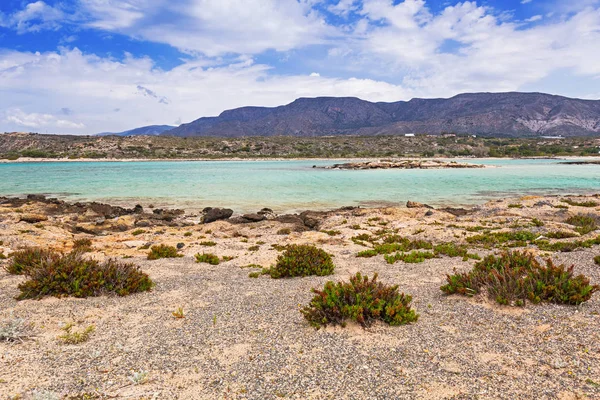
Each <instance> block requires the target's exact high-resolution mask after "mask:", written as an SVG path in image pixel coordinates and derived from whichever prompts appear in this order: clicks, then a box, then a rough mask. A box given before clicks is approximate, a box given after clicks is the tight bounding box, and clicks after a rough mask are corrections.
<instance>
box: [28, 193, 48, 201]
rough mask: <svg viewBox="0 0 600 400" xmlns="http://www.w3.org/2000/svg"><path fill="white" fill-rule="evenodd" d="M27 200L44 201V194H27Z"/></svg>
mask: <svg viewBox="0 0 600 400" xmlns="http://www.w3.org/2000/svg"><path fill="white" fill-rule="evenodd" d="M27 200H34V201H46V196H44V195H43V194H28V195H27Z"/></svg>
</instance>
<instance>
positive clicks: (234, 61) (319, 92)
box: [0, 0, 600, 134]
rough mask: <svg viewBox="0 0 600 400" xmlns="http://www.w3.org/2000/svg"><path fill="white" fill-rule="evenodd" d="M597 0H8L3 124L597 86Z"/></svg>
mask: <svg viewBox="0 0 600 400" xmlns="http://www.w3.org/2000/svg"><path fill="white" fill-rule="evenodd" d="M599 50H600V0H577V1H573V0H495V1H494V0H487V1H482V0H479V1H464V2H463V1H461V2H458V1H446V0H403V1H402V0H178V1H172V0H46V1H32V0H1V1H0V132H1V131H34V132H43V133H45V132H47V133H73V134H91V133H96V132H102V131H121V130H126V129H130V128H133V127H137V126H143V125H150V124H179V123H182V122H189V121H191V120H194V119H196V118H198V117H201V116H210V115H217V114H219V113H220V112H221V111H223V110H225V109H229V108H234V107H239V106H243V105H264V106H275V105H280V104H285V103H289V102H291V101H293V100H294V99H295V98H297V97H302V96H304V97H313V96H356V97H360V98H363V99H366V100H371V101H398V100H409V99H411V98H413V97H450V96H453V95H455V94H458V93H461V92H474V91H492V92H498V91H517V90H520V91H541V92H549V93H554V94H561V95H566V96H572V97H580V98H590V99H598V98H600V51H599Z"/></svg>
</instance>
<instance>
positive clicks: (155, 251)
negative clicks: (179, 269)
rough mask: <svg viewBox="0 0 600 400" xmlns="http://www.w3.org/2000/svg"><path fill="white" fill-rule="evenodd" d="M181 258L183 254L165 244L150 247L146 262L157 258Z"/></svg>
mask: <svg viewBox="0 0 600 400" xmlns="http://www.w3.org/2000/svg"><path fill="white" fill-rule="evenodd" d="M177 257H183V254H179V253H178V252H177V248H176V247H173V246H167V245H165V244H159V245H156V246H152V247H151V248H150V252H149V253H148V260H158V259H159V258H177Z"/></svg>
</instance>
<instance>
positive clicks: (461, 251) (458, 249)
mask: <svg viewBox="0 0 600 400" xmlns="http://www.w3.org/2000/svg"><path fill="white" fill-rule="evenodd" d="M433 250H434V251H435V254H436V255H440V254H443V255H445V256H448V257H462V259H463V261H467V260H468V259H472V260H479V259H481V257H479V256H478V255H477V254H473V253H469V249H468V248H467V247H466V246H461V245H458V244H456V243H452V242H449V243H442V244H438V245H435V246H433Z"/></svg>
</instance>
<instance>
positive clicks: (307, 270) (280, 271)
mask: <svg viewBox="0 0 600 400" xmlns="http://www.w3.org/2000/svg"><path fill="white" fill-rule="evenodd" d="M334 269H335V266H334V265H333V261H332V259H331V254H329V253H327V252H326V251H325V250H322V249H319V248H317V247H315V246H312V245H298V244H292V245H289V246H287V247H286V249H285V251H284V252H283V253H282V254H280V255H279V256H278V257H277V263H276V264H275V266H274V267H271V268H269V269H268V270H266V271H265V273H266V274H268V275H271V277H272V278H275V279H277V278H285V277H294V276H309V275H317V276H325V275H331V274H333V270H334Z"/></svg>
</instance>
